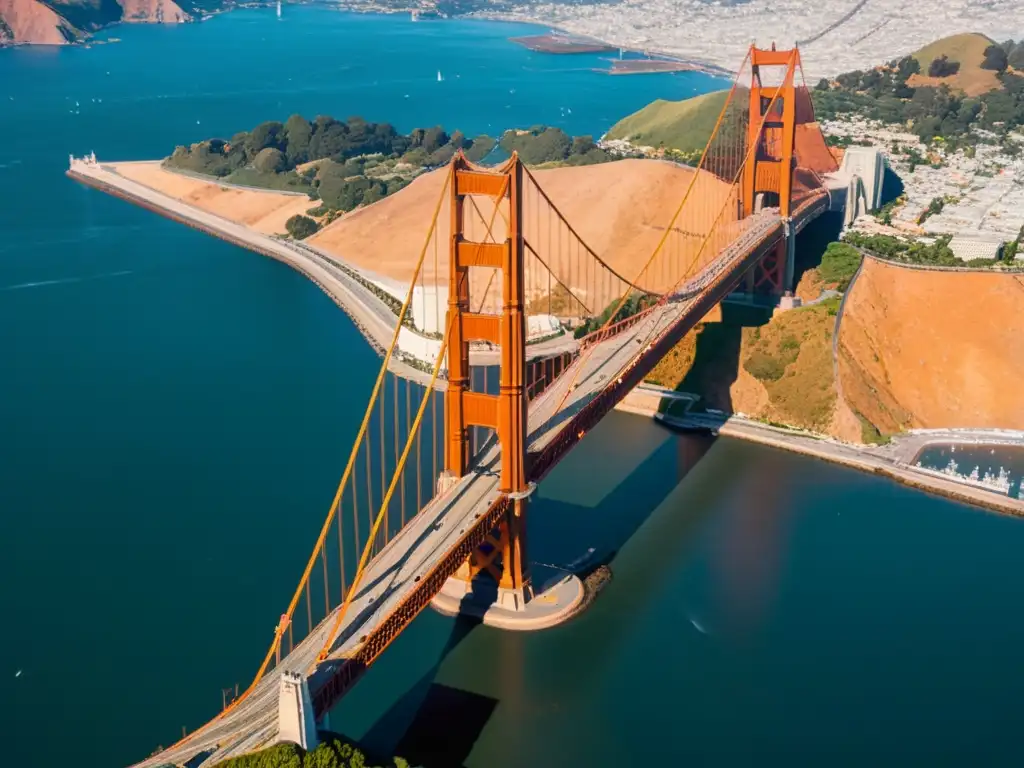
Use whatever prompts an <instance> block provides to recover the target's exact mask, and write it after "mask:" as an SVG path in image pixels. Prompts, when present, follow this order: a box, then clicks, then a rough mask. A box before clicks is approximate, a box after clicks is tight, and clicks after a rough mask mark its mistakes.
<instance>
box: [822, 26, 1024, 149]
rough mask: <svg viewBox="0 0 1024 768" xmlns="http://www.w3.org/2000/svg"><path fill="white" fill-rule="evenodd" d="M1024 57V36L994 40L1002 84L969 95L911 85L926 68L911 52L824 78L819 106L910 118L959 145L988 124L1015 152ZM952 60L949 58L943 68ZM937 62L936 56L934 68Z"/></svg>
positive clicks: (1023, 117) (926, 135)
mask: <svg viewBox="0 0 1024 768" xmlns="http://www.w3.org/2000/svg"><path fill="white" fill-rule="evenodd" d="M993 48H998V49H999V51H1001V52H1002V53H1003V54H1005V57H1006V62H1007V66H1002V62H1003V56H1002V55H1000V54H998V53H994V52H993V51H992V49H993ZM943 58H944V57H939V59H937V60H936V61H940V62H941V60H942V59H943ZM1022 59H1024V41H1022V43H1014V42H1013V41H1007V42H1006V43H1002V44H1000V45H996V46H990V47H989V49H988V50H987V51H986V57H985V60H986V62H989V63H990V64H992V65H993V68H996V67H997V66H998V67H1001V68H999V69H998V74H997V77H998V78H999V82H1000V85H1001V87H1000V88H998V89H996V90H993V91H990V92H988V93H985V94H982V95H980V96H977V97H968V96H965V95H964V94H962V93H960V92H958V91H954V90H952V89H950V88H949V87H948V86H947V85H945V84H942V85H939V86H938V87H934V86H921V87H916V88H915V87H911V86H910V85H909V84H908V81H909V79H910V78H911V76H912V75H914V74H918V73H919V72H920V69H921V68H920V65H919V63H918V62H917V60H916V59H914V58H913V57H911V56H907V57H904V58H902V59H899V60H897V61H893V62H890V63H889V64H887V65H886V66H884V67H878V68H876V69H871V70H868V71H866V72H865V71H860V70H857V71H854V72H847V73H845V74H842V75H839V76H838V77H837V78H836V79H835V81H834V82H829V81H828V80H821V81H820V82H819V83H818V85H817V86H816V87H815V89H814V92H813V98H814V108H815V112H816V114H817V115H818V116H819V117H822V118H833V117H835V116H836V115H838V114H843V113H854V114H861V115H864V116H865V117H868V118H870V119H873V120H880V121H882V122H886V123H903V124H907V125H909V126H910V127H911V130H913V132H914V133H915V134H917V135H918V136H919V137H920V138H921V140H922V141H924V142H926V143H927V142H931V141H932V140H934V139H935V138H936V137H942V138H943V139H944V140H945V141H947V142H949V143H951V144H952V145H954V146H971V145H974V144H976V143H978V141H979V137H978V135H977V133H976V132H975V129H977V128H982V129H985V130H986V131H989V132H991V133H993V134H995V136H996V139H995V140H996V141H1000V142H1002V144H1003V147H1004V150H1005V151H1007V152H1009V153H1010V154H1015V153H1017V152H1019V151H1020V146H1019V144H1017V143H1016V142H1014V141H1012V140H1007V139H1006V135H1007V134H1008V133H1010V132H1012V131H1014V130H1017V129H1019V128H1020V127H1021V126H1024V75H1020V74H1017V73H1016V72H1014V71H1011V68H1012V67H1014V64H1013V62H1014V61H1018V62H1019V63H1021V64H1022V65H1024V61H1021V60H1022ZM951 64H952V62H950V61H949V60H948V59H946V60H945V63H940V65H939V67H938V68H939V69H942V68H944V67H945V68H948V67H950V66H951ZM935 66H936V64H935V61H933V62H932V65H931V66H930V67H929V72H930V73H931V70H932V69H933V68H935Z"/></svg>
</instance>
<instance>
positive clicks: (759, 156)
mask: <svg viewBox="0 0 1024 768" xmlns="http://www.w3.org/2000/svg"><path fill="white" fill-rule="evenodd" d="M750 65H751V83H750V96H749V104H748V111H749V115H750V119H749V121H748V123H747V125H748V128H747V131H748V133H747V142H748V144H747V145H748V146H750V144H757V148H756V149H755V151H754V152H753V154H752V156H751V159H750V160H749V161H748V162H747V164H746V166H745V167H744V169H743V176H742V180H741V185H740V199H741V201H742V206H743V207H742V215H743V216H744V217H745V216H749V215H750V214H752V213H753V212H754V204H755V199H756V197H757V195H758V193H762V192H769V193H774V194H777V195H778V196H779V208H780V210H781V213H782V216H783V217H784V218H785V217H788V216H790V214H791V209H792V195H793V168H794V164H795V163H794V160H795V140H796V87H795V77H796V72H797V69H798V68H799V67H800V51H799V50H797V49H796V48H793V49H792V50H786V51H778V50H775V48H774V46H773V47H772V48H771V49H770V50H765V49H762V48H755V47H754V46H751V47H750ZM761 67H785V68H786V72H785V75H784V76H783V80H782V85H779V86H765V85H763V84H762V81H761ZM769 108H770V109H771V114H768V109H769ZM762 118H763V120H762ZM762 122H763V125H762Z"/></svg>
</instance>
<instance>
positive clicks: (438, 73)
mask: <svg viewBox="0 0 1024 768" xmlns="http://www.w3.org/2000/svg"><path fill="white" fill-rule="evenodd" d="M437 82H439V83H441V82H444V78H443V77H441V70H440V69H439V70H437Z"/></svg>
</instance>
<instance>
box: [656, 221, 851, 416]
mask: <svg viewBox="0 0 1024 768" xmlns="http://www.w3.org/2000/svg"><path fill="white" fill-rule="evenodd" d="M842 225H843V216H842V213H841V212H834V213H826V214H823V215H822V216H819V217H818V218H817V219H815V220H814V221H812V222H811V223H810V224H809V225H808V226H807V227H806V228H805V229H804V230H803V231H802V232H800V234H799V235H797V243H796V263H795V265H794V267H795V270H794V283H793V284H794V285H797V284H799V282H800V278H801V277H803V275H804V273H805V272H807V271H808V270H810V269H814V268H815V267H817V266H818V265H819V264H821V257H822V254H824V252H825V249H826V248H827V247H828V244H829V243H830V242H833V241H835V240H837V239H838V238H839V233H840V231H841V230H842ZM749 298H750V301H751V304H752V305H751V306H748V305H745V304H740V303H734V302H731V301H730V302H723V303H722V319H721V321H720V322H717V323H707V324H706V325H704V326H703V327H702V329H701V331H700V333H699V334H697V340H696V349H695V354H694V360H693V365H691V366H690V370H689V371H688V372H687V374H686V376H685V377H684V379H683V381H682V382H681V383H680V384H679V385H678V386H677V387H676V391H677V392H688V393H692V394H695V395H699V396H700V397H701V402H700V404H699V405H698V407H697V410H701V409H702V407H704V408H714V409H717V410H720V411H724V412H726V413H733V412H734V408H733V402H732V393H731V388H732V385H733V384H734V383H735V382H736V379H737V378H738V376H739V367H740V365H741V358H742V354H741V353H742V342H743V329H744V328H754V327H758V326H762V325H766V324H767V323H768V322H769V320H771V316H772V308H773V307H774V304H775V299H773V298H772V297H769V296H756V295H755V296H753V297H749ZM669 407H671V406H670V405H669V404H667V403H664V402H663V403H662V406H661V410H662V412H665V411H666V410H667V408H669Z"/></svg>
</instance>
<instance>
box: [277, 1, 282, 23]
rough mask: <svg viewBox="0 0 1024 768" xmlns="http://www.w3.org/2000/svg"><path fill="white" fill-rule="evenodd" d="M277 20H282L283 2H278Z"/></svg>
mask: <svg viewBox="0 0 1024 768" xmlns="http://www.w3.org/2000/svg"><path fill="white" fill-rule="evenodd" d="M277 18H279V19H280V18H281V0H277Z"/></svg>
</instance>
